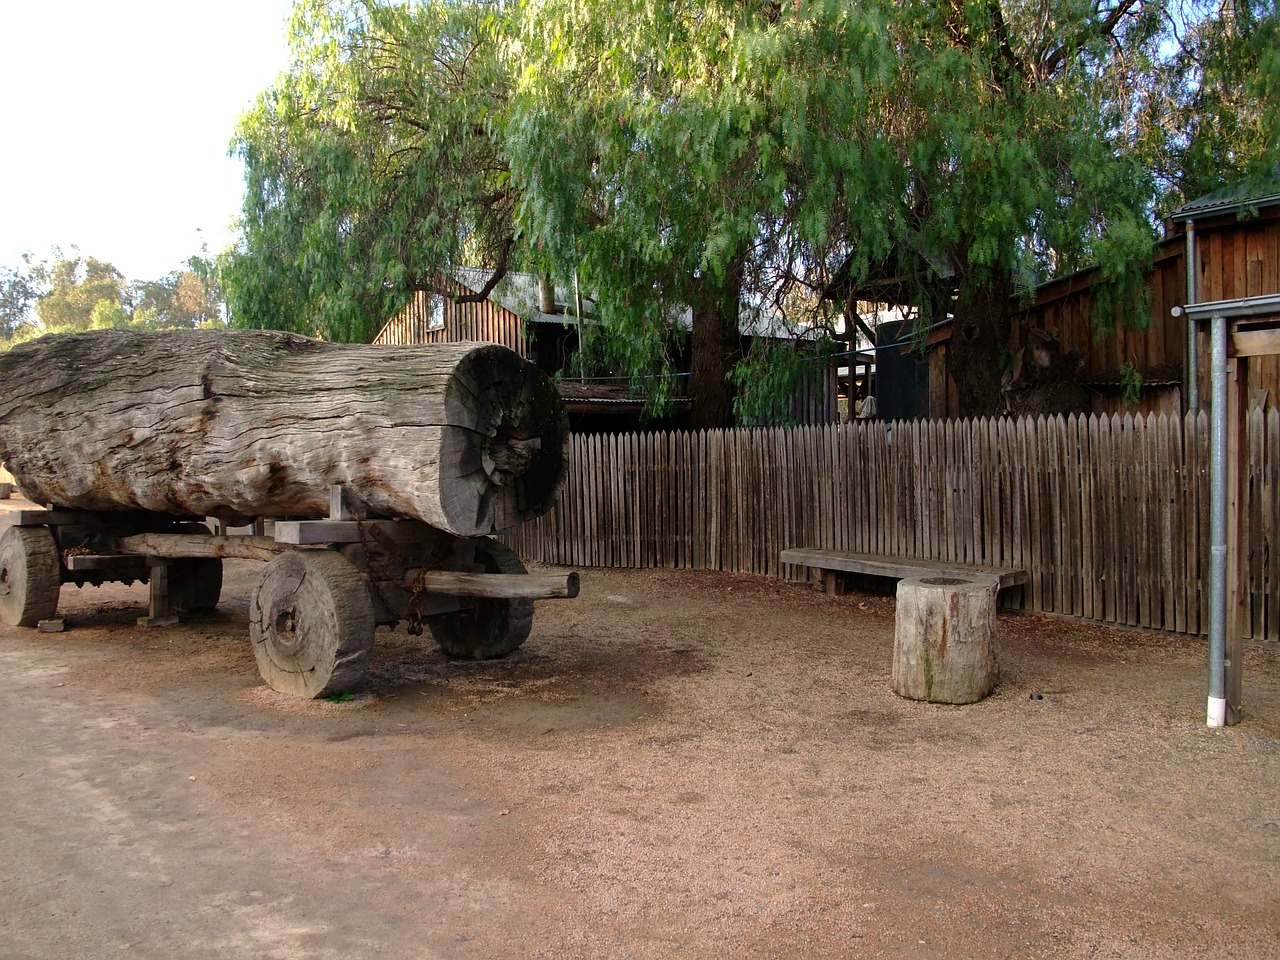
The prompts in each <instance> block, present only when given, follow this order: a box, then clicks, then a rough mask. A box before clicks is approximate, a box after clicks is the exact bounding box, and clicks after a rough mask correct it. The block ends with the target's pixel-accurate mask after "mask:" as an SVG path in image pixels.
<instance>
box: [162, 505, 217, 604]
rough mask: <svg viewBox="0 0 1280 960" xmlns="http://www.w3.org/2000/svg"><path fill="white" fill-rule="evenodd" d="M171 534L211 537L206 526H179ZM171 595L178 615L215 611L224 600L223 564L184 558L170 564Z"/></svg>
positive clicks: (210, 558)
mask: <svg viewBox="0 0 1280 960" xmlns="http://www.w3.org/2000/svg"><path fill="white" fill-rule="evenodd" d="M170 532H171V533H198V534H204V535H208V534H209V533H210V530H209V528H208V527H207V526H205V525H204V524H203V523H176V524H174V525H173V528H172V530H171V531H170ZM169 595H170V597H171V599H172V602H173V604H174V606H175V607H176V609H177V612H178V613H179V614H183V613H190V612H192V611H197V610H212V609H213V608H214V607H216V606H217V605H218V598H219V597H220V596H222V561H221V560H220V559H218V558H217V557H183V558H181V559H179V560H174V561H173V562H172V563H170V564H169Z"/></svg>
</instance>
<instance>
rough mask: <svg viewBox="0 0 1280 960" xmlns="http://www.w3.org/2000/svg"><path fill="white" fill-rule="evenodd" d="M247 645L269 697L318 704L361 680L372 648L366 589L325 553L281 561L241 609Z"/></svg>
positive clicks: (291, 555)
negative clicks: (249, 642)
mask: <svg viewBox="0 0 1280 960" xmlns="http://www.w3.org/2000/svg"><path fill="white" fill-rule="evenodd" d="M249 618H250V619H249V637H250V639H252V640H253V654H254V656H255V657H256V658H257V660H258V670H259V672H260V673H261V674H262V679H264V680H265V681H267V685H268V686H269V687H271V689H273V690H278V691H280V692H281V693H291V694H293V695H294V696H298V697H313V698H314V697H322V696H324V695H326V694H329V693H337V692H340V691H342V690H346V689H348V688H350V687H352V686H354V685H355V684H356V683H358V682H359V681H360V678H361V677H363V676H364V668H365V663H366V661H367V660H368V659H369V648H370V647H371V646H372V645H373V631H374V627H375V624H374V620H373V603H372V601H371V600H370V598H369V582H368V580H367V579H366V578H365V576H364V575H363V574H361V573H360V571H359V570H357V569H356V568H355V567H353V566H352V565H351V563H350V561H348V560H347V559H346V558H345V557H342V556H341V555H339V554H337V553H332V552H330V551H328V550H295V551H289V552H288V553H282V554H281V555H280V556H278V557H276V558H275V559H274V560H272V561H271V562H270V563H268V564H267V566H266V569H264V570H263V571H262V576H261V578H259V580H258V586H257V587H256V588H255V589H254V591H253V603H252V605H251V606H250V609H249Z"/></svg>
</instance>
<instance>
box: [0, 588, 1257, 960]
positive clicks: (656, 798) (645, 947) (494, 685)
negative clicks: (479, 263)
mask: <svg viewBox="0 0 1280 960" xmlns="http://www.w3.org/2000/svg"><path fill="white" fill-rule="evenodd" d="M259 569H260V567H258V566H256V565H254V564H249V563H230V564H228V585H227V589H226V590H225V592H224V595H223V596H224V600H223V603H222V605H221V606H220V607H219V609H218V611H217V612H216V613H215V614H213V615H211V616H209V617H207V618H205V619H203V620H200V621H196V622H194V623H192V624H191V625H188V626H183V627H171V628H162V629H154V630H142V629H139V628H137V627H135V626H134V620H135V618H136V617H137V616H138V615H139V613H140V610H141V607H142V606H143V604H144V601H145V588H142V587H133V588H124V587H110V588H86V589H83V590H77V589H74V588H64V590H63V594H62V611H63V613H64V614H65V615H66V617H67V620H68V626H69V630H68V632H66V633H64V634H41V633H36V632H34V631H26V630H17V629H4V630H3V631H0V664H2V665H3V669H2V670H0V756H2V757H3V764H2V765H0V811H2V813H3V818H2V820H0V823H2V826H0V831H2V833H0V841H2V842H0V957H2V958H4V960H18V958H24V960H25V958H55V957H56V958H72V957H74V958H90V957H92V958H98V957H109V956H132V957H154V958H166V960H169V958H189V957H253V958H282V960H283V958H334V960H338V958H341V960H348V958H366V957H378V958H413V960H423V958H457V960H469V958H476V960H480V958H494V957H518V958H526V957H548V958H551V957H554V958H564V957H581V958H603V957H608V958H660V957H662V958H665V957H680V958H686V957H687V958H701V957H734V958H739V957H742V958H753V957H778V958H796V957H940V958H941V957H948V958H950V957H1099V958H1101V957H1135V958H1136V957H1141V958H1157V957H1207V956H1211V955H1212V956H1231V957H1236V958H1253V957H1280V797H1278V788H1280V656H1278V655H1277V654H1276V653H1274V652H1271V651H1266V650H1261V649H1251V650H1250V651H1249V653H1248V655H1247V658H1246V666H1245V686H1246V697H1247V704H1246V706H1247V708H1248V710H1249V715H1248V717H1247V719H1246V720H1245V722H1244V723H1242V724H1241V725H1239V726H1237V727H1235V728H1231V729H1227V730H1216V731H1215V730H1209V729H1206V727H1205V726H1204V697H1205V678H1206V666H1205V651H1204V648H1203V646H1202V645H1201V644H1198V643H1194V642H1191V641H1188V640H1186V639H1183V638H1173V637H1166V636H1157V635H1151V634H1143V633H1135V632H1127V631H1119V630H1106V629H1099V628H1095V627H1091V626H1082V625H1080V624H1074V623H1065V622H1060V621H1046V620H1040V619H1036V618H1030V617H1014V616H1011V617H1002V620H1001V625H1000V629H1001V639H1000V656H1001V663H1002V671H1003V678H1002V682H1001V685H1000V687H999V688H998V690H997V692H996V694H995V695H994V696H993V697H991V698H990V699H988V700H986V701H984V702H982V703H980V704H976V705H972V706H969V707H941V706H930V705H925V704H918V703H913V702H909V701H906V700H902V699H900V698H898V697H897V696H895V695H894V694H893V692H892V691H891V690H890V688H889V670H890V660H891V652H892V646H893V605H892V602H891V601H890V600H885V599H881V598H879V597H874V596H868V595H864V594H854V595H851V596H847V597H829V596H825V595H823V594H821V593H818V592H815V591H813V590H812V589H810V588H808V587H805V586H800V585H794V584H786V583H782V582H778V581H773V580H766V579H762V578H754V577H734V576H726V575H720V574H703V573H698V574H690V573H673V572H653V571H594V570H587V571H583V576H582V594H581V596H580V597H579V598H578V599H577V600H573V601H554V602H544V603H541V604H539V608H538V615H537V617H536V619H535V625H534V632H533V636H532V637H531V638H530V640H529V642H528V643H527V644H526V645H525V647H524V648H522V649H521V650H520V651H518V652H517V653H516V654H515V655H513V656H512V657H510V658H508V659H506V660H502V661H494V662H487V663H459V662H451V661H448V660H446V659H445V658H444V657H443V656H442V655H440V654H439V653H438V652H437V650H436V648H435V645H434V644H433V643H432V642H431V641H430V640H429V639H427V638H417V639H415V638H411V637H408V636H407V635H405V634H404V633H403V632H400V633H390V632H387V631H381V632H380V634H379V641H378V644H377V646H376V647H375V653H374V657H375V660H374V664H373V668H372V671H371V675H370V678H369V680H368V681H367V682H366V684H365V685H364V686H363V687H362V688H361V690H360V691H359V693H358V695H357V696H356V698H355V699H354V700H352V701H350V702H345V703H329V702H303V701H295V700H290V699H286V698H283V697H281V696H279V695H277V694H273V693H271V692H270V691H269V690H267V689H266V688H265V687H263V686H261V685H260V683H259V680H258V677H257V673H256V669H255V666H254V661H253V656H252V652H251V651H250V649H249V644H248V640H247V630H248V627H247V622H248V600H249V596H250V593H251V590H252V585H253V582H254V578H255V577H256V575H257V572H258V570H259ZM1033 692H1039V693H1041V694H1042V695H1043V699H1042V700H1035V699H1032V698H1031V696H1030V695H1031V694H1032V693H1033Z"/></svg>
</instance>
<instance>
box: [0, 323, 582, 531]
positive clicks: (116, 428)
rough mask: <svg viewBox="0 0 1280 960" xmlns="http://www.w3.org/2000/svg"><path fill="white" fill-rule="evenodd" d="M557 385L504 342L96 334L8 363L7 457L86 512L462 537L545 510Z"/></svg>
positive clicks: (25, 481)
mask: <svg viewBox="0 0 1280 960" xmlns="http://www.w3.org/2000/svg"><path fill="white" fill-rule="evenodd" d="M566 434H567V421H566V418H565V413H564V407H563V405H562V404H561V402H560V399H559V397H558V396H557V395H556V391H555V388H554V386H553V385H552V384H551V382H550V381H549V380H548V379H547V378H546V376H545V375H543V373H542V372H541V371H540V370H538V368H537V367H535V366H534V365H533V364H531V363H529V362H527V361H525V360H522V359H521V358H520V357H519V355H517V354H516V353H514V352H512V351H511V350H508V349H507V348H505V347H500V346H496V345H493V344H479V343H449V344H430V345H422V346H407V347H401V346H397V347H380V346H379V347H375V346H365V345H352V344H331V343H323V342H320V341H317V340H311V339H308V338H306V337H300V336H296V335H293V334H287V333H278V332H274V331H190V332H182V333H145V332H137V331H116V330H108V331H95V332H90V333H77V334H66V335H58V336H49V337H43V338H41V339H39V340H36V341H32V342H31V343H27V344H23V345H21V346H18V347H15V348H13V349H12V350H10V351H9V352H8V353H4V354H0V461H2V462H3V463H5V464H6V465H7V466H8V468H9V470H10V471H11V472H12V473H13V475H14V477H15V478H16V479H17V482H18V485H19V486H20V487H21V488H22V490H23V491H24V492H25V493H26V494H27V495H28V496H29V497H31V498H32V499H33V500H35V501H37V502H40V503H46V504H56V505H57V506H60V507H70V508H75V509H81V510H106V511H121V510H148V511H154V512H157V513H163V514H170V515H174V516H192V517H205V516H212V517H217V518H219V519H221V520H224V521H226V522H228V523H230V524H239V523H243V522H246V521H248V520H250V519H253V518H257V517H276V518H279V517H294V518H319V517H325V516H328V513H329V507H330V487H331V486H332V485H333V484H341V485H343V486H344V487H345V488H347V489H348V490H349V491H351V492H352V493H354V494H355V496H356V497H358V498H359V499H360V501H361V502H362V503H363V504H364V505H365V506H366V507H367V508H368V510H369V512H370V513H371V514H374V515H379V516H387V517H402V518H416V519H420V520H423V521H425V522H427V523H429V524H431V525H432V526H434V527H437V528H438V529H441V530H444V531H446V532H448V533H452V534H455V535H457V536H464V537H471V536H481V535H485V534H490V533H497V532H501V531H504V530H509V529H511V528H513V527H515V526H516V525H518V524H519V523H522V522H523V521H525V520H529V519H532V518H533V517H536V516H539V515H541V514H542V513H545V512H546V511H547V510H548V509H549V508H550V506H551V503H552V501H553V499H554V497H555V494H556V490H557V487H558V486H559V484H560V482H561V480H562V478H563V476H564V469H565V452H566V450H565V440H566Z"/></svg>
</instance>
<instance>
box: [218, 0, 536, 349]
mask: <svg viewBox="0 0 1280 960" xmlns="http://www.w3.org/2000/svg"><path fill="white" fill-rule="evenodd" d="M510 14H511V11H510V7H509V5H508V4H506V3H503V2H492V3H490V2H463V3H458V2H452V0H433V2H426V3H412V4H399V3H383V2H377V0H369V2H361V0H355V2H340V0H332V2H330V0H300V2H299V3H298V5H297V8H296V10H295V13H294V17H293V27H292V50H293V57H294V61H293V66H292V67H291V69H290V70H289V71H288V72H287V73H286V74H285V75H283V76H282V77H280V79H279V81H278V82H277V83H276V84H275V85H274V86H273V87H272V88H271V89H270V90H268V91H266V92H265V93H263V94H262V96H261V97H260V98H259V101H258V104H257V106H256V107H255V108H254V109H253V110H252V111H250V112H249V113H248V114H246V116H245V117H244V118H243V120H242V122H241V126H240V130H239V132H238V136H237V140H236V150H237V151H238V152H239V154H240V155H241V157H242V158H243V160H244V164H245V172H246V184H247V191H246V197H245V203H244V214H243V215H244V239H243V244H242V247H241V249H239V250H237V251H235V252H234V253H233V255H232V257H231V258H230V262H229V263H228V265H227V268H226V278H227V285H228V291H229V304H230V307H231V311H232V313H233V315H234V316H235V317H236V319H237V321H238V322H239V323H242V324H245V325H248V326H257V327H281V328H287V329H294V330H298V331H300V332H305V333H310V334H314V335H318V336H323V337H326V338H329V339H335V340H350V341H361V340H369V339H371V338H372V337H373V335H374V334H376V333H377V330H378V328H379V327H380V326H381V324H382V323H383V322H384V321H385V320H386V319H387V318H388V317H389V316H390V315H391V314H392V313H393V312H394V311H395V310H396V309H397V308H399V307H400V306H401V305H403V303H404V301H405V297H406V294H407V293H408V292H410V291H413V290H420V289H432V288H433V287H434V286H435V285H437V284H438V283H439V277H440V276H441V275H443V274H444V273H446V272H447V271H448V269H449V268H450V267H452V266H455V265H462V264H468V265H488V266H493V267H499V268H501V267H502V266H504V265H505V264H506V263H507V262H508V260H509V259H510V257H511V256H512V252H513V248H514V245H515V228H514V223H513V217H514V213H515V208H516V197H515V194H514V193H513V191H512V189H511V187H510V183H509V179H510V177H509V172H508V164H507V161H506V158H505V156H504V155H503V153H502V150H501V147H500V140H499V135H500V131H501V123H502V120H503V117H504V115H505V112H506V108H507V103H508V101H509V99H510V87H511V82H512V64H511V62H510V61H509V60H508V59H507V58H505V57H504V56H503V55H502V50H503V44H502V40H503V37H504V35H505V33H506V32H507V31H508V30H509V29H510V28H511V25H512V23H513V21H512V19H511V15H510Z"/></svg>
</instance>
